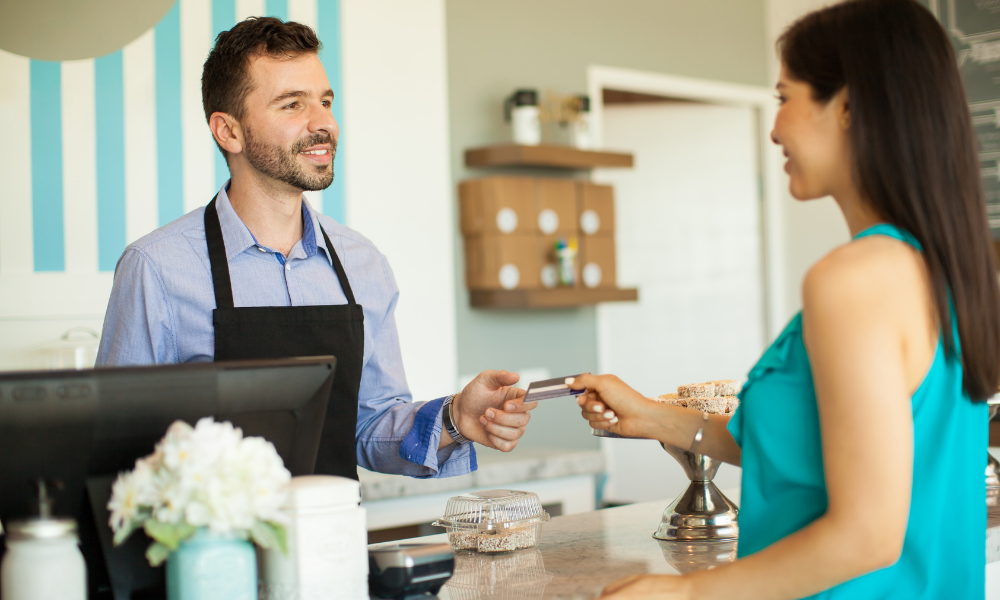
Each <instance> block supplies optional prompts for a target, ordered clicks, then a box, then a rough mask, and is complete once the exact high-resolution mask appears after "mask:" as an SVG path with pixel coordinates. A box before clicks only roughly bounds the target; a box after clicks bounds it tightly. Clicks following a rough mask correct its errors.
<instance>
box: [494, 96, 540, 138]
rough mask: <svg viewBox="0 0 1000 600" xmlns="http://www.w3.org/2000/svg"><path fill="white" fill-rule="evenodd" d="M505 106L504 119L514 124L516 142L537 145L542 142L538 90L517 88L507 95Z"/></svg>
mask: <svg viewBox="0 0 1000 600" xmlns="http://www.w3.org/2000/svg"><path fill="white" fill-rule="evenodd" d="M503 106H504V120H505V121H506V122H508V123H511V124H512V126H513V133H514V143H515V144H523V145H525V146H537V145H538V144H541V143H542V123H541V121H540V120H539V115H538V92H537V91H536V90H530V89H522V90H517V91H515V92H514V93H513V94H511V95H510V96H508V97H507V99H506V100H505V101H504V105H503Z"/></svg>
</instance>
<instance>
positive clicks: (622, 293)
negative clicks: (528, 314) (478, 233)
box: [469, 288, 639, 308]
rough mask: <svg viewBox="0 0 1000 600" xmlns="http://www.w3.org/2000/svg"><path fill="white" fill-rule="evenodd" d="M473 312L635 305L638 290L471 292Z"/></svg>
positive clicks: (557, 289)
mask: <svg viewBox="0 0 1000 600" xmlns="http://www.w3.org/2000/svg"><path fill="white" fill-rule="evenodd" d="M469 299H470V303H471V304H472V306H473V308H572V307H577V306H587V305H592V304H597V303H598V302H635V301H636V300H638V299H639V290H638V289H636V288H593V289H588V288H554V289H542V290H470V291H469Z"/></svg>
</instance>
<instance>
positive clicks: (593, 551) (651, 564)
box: [410, 501, 1000, 600]
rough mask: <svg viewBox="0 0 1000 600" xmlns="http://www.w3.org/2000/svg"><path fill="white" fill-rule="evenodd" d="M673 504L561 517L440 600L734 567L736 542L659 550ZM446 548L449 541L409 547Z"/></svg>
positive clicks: (994, 539) (590, 589)
mask: <svg viewBox="0 0 1000 600" xmlns="http://www.w3.org/2000/svg"><path fill="white" fill-rule="evenodd" d="M667 504H668V501H657V502H645V503H642V504H631V505H628V506H621V507H618V508H609V509H605V510H599V511H594V512H589V513H582V514H577V515H569V516H564V517H556V518H554V519H552V520H551V521H549V522H548V523H546V524H545V525H544V527H543V533H542V541H541V544H540V545H539V546H538V548H532V549H529V550H521V551H519V552H512V553H508V554H500V555H493V556H487V555H482V554H476V553H469V552H459V553H456V556H455V561H456V562H455V574H454V575H453V576H452V578H451V580H449V582H448V583H447V584H446V585H445V587H444V588H442V589H441V592H440V593H439V594H438V598H439V599H440V600H479V599H482V600H487V599H489V600H494V599H500V598H511V599H513V598H518V599H526V600H529V599H530V600H544V599H560V600H588V599H590V598H596V597H597V596H599V595H600V592H601V590H602V589H603V588H604V586H606V585H607V584H609V583H611V582H612V581H615V580H617V579H620V578H621V577H623V576H625V575H629V574H634V573H687V572H690V571H693V570H697V569H705V568H708V567H711V566H714V565H719V564H723V563H726V562H730V561H732V560H735V559H736V543H735V542H728V543H726V542H715V543H699V544H693V543H692V544H685V543H678V542H661V541H658V540H655V539H653V537H652V533H653V531H654V530H655V529H656V526H657V524H659V522H660V516H661V514H662V512H663V509H664V508H665V507H666V506H667ZM988 515H989V520H988V523H987V547H986V556H987V562H994V561H997V560H1000V507H991V508H990V509H989V511H988ZM410 541H413V542H416V541H419V542H421V543H424V542H447V541H448V538H447V536H446V535H444V534H441V535H434V536H427V537H422V538H418V539H415V540H410Z"/></svg>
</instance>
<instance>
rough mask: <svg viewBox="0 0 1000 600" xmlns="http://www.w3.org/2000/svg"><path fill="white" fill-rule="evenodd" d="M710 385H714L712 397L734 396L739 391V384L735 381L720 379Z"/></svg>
mask: <svg viewBox="0 0 1000 600" xmlns="http://www.w3.org/2000/svg"><path fill="white" fill-rule="evenodd" d="M710 383H714V384H715V393H714V394H713V396H735V395H736V394H738V393H739V391H740V382H739V381H736V380H735V379H722V380H719V381H712V382H710Z"/></svg>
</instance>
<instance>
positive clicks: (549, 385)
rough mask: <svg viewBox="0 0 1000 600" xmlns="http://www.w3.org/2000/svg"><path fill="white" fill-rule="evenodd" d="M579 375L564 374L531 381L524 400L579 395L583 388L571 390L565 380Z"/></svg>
mask: <svg viewBox="0 0 1000 600" xmlns="http://www.w3.org/2000/svg"><path fill="white" fill-rule="evenodd" d="M571 377H579V375H566V376H565V377H556V378H554V379H544V380H542V381H532V382H531V384H530V385H528V393H527V394H525V396H524V401H525V402H538V401H539V400H548V399H550V398H562V397H563V396H579V395H580V394H582V393H583V392H584V390H571V389H569V386H568V385H566V380H567V379H569V378H571Z"/></svg>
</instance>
